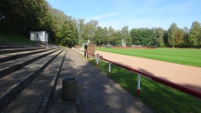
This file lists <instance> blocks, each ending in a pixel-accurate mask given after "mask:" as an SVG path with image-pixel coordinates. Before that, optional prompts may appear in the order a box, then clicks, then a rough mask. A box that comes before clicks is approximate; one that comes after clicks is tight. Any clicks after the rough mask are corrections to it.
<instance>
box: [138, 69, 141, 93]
mask: <svg viewBox="0 0 201 113" xmlns="http://www.w3.org/2000/svg"><path fill="white" fill-rule="evenodd" d="M140 77H141V74H139V73H138V79H137V95H139V94H140Z"/></svg>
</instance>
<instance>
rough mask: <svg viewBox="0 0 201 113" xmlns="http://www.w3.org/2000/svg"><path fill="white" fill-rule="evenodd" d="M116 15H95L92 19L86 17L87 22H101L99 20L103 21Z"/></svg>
mask: <svg viewBox="0 0 201 113" xmlns="http://www.w3.org/2000/svg"><path fill="white" fill-rule="evenodd" d="M117 15H118V14H117V13H108V14H102V15H97V16H94V17H87V18H86V19H87V20H101V19H105V18H109V17H114V16H117Z"/></svg>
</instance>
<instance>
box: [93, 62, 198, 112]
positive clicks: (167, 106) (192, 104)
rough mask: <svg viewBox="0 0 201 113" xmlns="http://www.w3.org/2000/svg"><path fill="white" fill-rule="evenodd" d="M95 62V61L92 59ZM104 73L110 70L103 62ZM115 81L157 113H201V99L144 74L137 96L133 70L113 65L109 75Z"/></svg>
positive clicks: (135, 77)
mask: <svg viewBox="0 0 201 113" xmlns="http://www.w3.org/2000/svg"><path fill="white" fill-rule="evenodd" d="M91 63H93V64H94V65H95V63H94V61H91ZM98 68H99V69H100V70H101V71H103V72H104V73H107V71H108V63H106V62H101V64H100V66H99V67H98ZM109 78H111V79H112V80H113V81H115V82H116V83H118V84H119V85H120V86H121V87H123V88H124V89H126V90H127V91H128V92H130V93H131V94H132V95H133V96H135V97H136V98H137V99H140V100H142V101H143V102H144V103H145V104H146V105H147V106H149V107H150V108H151V109H152V110H153V111H154V112H156V113H201V100H200V99H197V98H195V97H192V96H190V95H187V94H185V93H182V92H180V91H177V90H174V89H172V88H169V87H167V86H164V85H162V84H159V83H157V82H155V81H152V80H149V79H147V78H145V77H143V76H142V78H141V94H140V96H136V89H137V75H136V74H135V73H133V72H131V71H128V70H125V69H123V68H120V67H118V66H115V65H112V72H111V75H110V76H109Z"/></svg>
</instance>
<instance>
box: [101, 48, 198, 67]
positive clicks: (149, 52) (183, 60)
mask: <svg viewBox="0 0 201 113" xmlns="http://www.w3.org/2000/svg"><path fill="white" fill-rule="evenodd" d="M97 50H100V51H105V52H111V53H117V54H123V55H129V56H137V57H143V58H149V59H154V60H161V61H166V62H172V63H177V64H184V65H191V66H197V67H201V49H169V48H157V49H110V48H97Z"/></svg>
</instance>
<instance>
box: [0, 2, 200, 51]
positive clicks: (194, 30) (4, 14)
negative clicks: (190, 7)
mask: <svg viewBox="0 0 201 113" xmlns="http://www.w3.org/2000/svg"><path fill="white" fill-rule="evenodd" d="M41 30H42V31H43V30H45V31H47V32H48V33H49V41H50V43H54V44H60V45H64V46H73V45H75V44H79V45H81V44H82V43H83V42H87V41H88V40H90V41H91V42H92V43H95V44H97V45H106V44H108V43H110V44H112V45H114V46H121V42H122V40H124V42H126V44H127V45H128V46H130V45H155V46H158V47H199V48H200V47H201V24H200V23H199V22H197V21H195V22H193V23H192V26H191V28H187V27H185V28H178V27H177V25H176V23H172V25H170V27H169V29H168V30H164V29H162V28H151V29H150V28H133V29H131V30H129V28H128V26H124V27H123V28H122V29H120V30H115V29H114V28H112V26H111V27H101V26H99V25H98V21H95V20H91V21H89V22H85V20H84V19H78V20H76V19H74V18H72V17H71V16H67V15H65V14H64V12H62V11H60V10H58V9H55V8H52V7H51V5H50V4H48V2H46V1H45V0H1V1H0V32H1V33H9V34H22V35H26V36H27V38H29V33H30V31H41Z"/></svg>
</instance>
